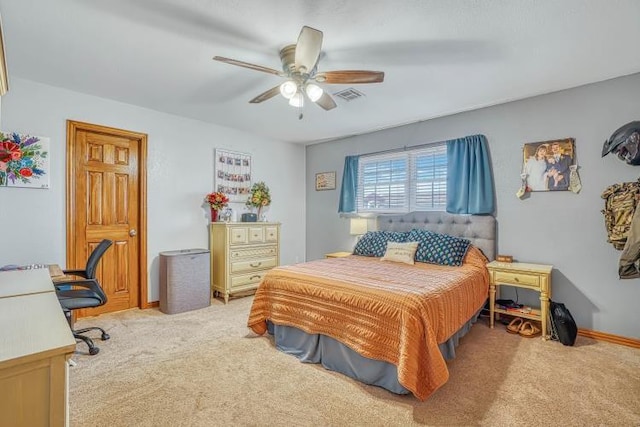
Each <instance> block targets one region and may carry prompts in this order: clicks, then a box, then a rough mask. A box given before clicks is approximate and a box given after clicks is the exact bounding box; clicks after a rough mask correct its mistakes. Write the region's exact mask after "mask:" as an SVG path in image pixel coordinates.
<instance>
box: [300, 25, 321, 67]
mask: <svg viewBox="0 0 640 427" xmlns="http://www.w3.org/2000/svg"><path fill="white" fill-rule="evenodd" d="M321 48H322V31H319V30H316V29H315V28H311V27H307V26H304V27H302V30H301V31H300V35H299V36H298V43H297V44H296V70H298V71H300V72H301V73H307V74H309V73H311V71H312V70H313V69H314V68H315V66H316V63H317V62H318V58H319V57H320V49H321Z"/></svg>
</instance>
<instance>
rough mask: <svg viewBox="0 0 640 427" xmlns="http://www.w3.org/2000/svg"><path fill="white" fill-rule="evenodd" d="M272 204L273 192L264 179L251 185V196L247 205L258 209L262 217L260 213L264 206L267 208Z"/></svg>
mask: <svg viewBox="0 0 640 427" xmlns="http://www.w3.org/2000/svg"><path fill="white" fill-rule="evenodd" d="M270 204H271V193H270V191H269V187H267V184H265V183H264V181H260V182H256V183H255V184H253V185H252V186H251V190H249V198H248V199H247V202H246V203H245V205H246V206H247V207H248V208H250V209H253V208H257V209H258V217H260V213H261V211H262V208H265V207H267V206H269V205H270Z"/></svg>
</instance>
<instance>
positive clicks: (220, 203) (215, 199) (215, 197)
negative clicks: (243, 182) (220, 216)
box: [204, 191, 229, 211]
mask: <svg viewBox="0 0 640 427" xmlns="http://www.w3.org/2000/svg"><path fill="white" fill-rule="evenodd" d="M204 200H205V201H206V202H207V203H209V206H211V209H213V210H216V211H219V210H222V209H224V208H225V207H226V206H227V203H229V197H227V195H226V194H224V193H221V192H219V191H216V192H215V193H209V194H207V195H206V196H205V198H204Z"/></svg>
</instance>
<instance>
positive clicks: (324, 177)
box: [316, 172, 336, 191]
mask: <svg viewBox="0 0 640 427" xmlns="http://www.w3.org/2000/svg"><path fill="white" fill-rule="evenodd" d="M335 189H336V173H335V172H320V173H317V174H316V191H322V190H335Z"/></svg>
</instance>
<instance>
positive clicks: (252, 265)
mask: <svg viewBox="0 0 640 427" xmlns="http://www.w3.org/2000/svg"><path fill="white" fill-rule="evenodd" d="M249 265H250V266H251V267H253V268H255V267H260V266H261V265H262V262H259V263H257V264H254V263H251V264H249Z"/></svg>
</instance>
